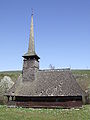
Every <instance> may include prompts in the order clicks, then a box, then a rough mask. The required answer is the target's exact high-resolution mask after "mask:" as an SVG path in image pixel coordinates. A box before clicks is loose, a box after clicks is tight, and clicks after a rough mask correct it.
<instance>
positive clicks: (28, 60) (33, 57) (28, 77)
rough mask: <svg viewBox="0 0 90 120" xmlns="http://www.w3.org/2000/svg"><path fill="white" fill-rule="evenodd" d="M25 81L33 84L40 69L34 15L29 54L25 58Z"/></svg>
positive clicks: (23, 75)
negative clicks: (35, 42) (35, 40)
mask: <svg viewBox="0 0 90 120" xmlns="http://www.w3.org/2000/svg"><path fill="white" fill-rule="evenodd" d="M23 58H24V60H23V74H22V77H23V81H30V82H32V81H33V80H35V73H36V72H37V70H38V69H39V59H40V58H39V56H38V55H37V54H36V52H35V45H34V30H33V13H32V15H31V26H30V37H29V47H28V52H27V53H26V54H24V56H23Z"/></svg>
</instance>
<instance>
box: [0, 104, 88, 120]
mask: <svg viewBox="0 0 90 120" xmlns="http://www.w3.org/2000/svg"><path fill="white" fill-rule="evenodd" d="M0 120H90V105H85V106H83V107H82V108H80V109H32V108H30V109H28V108H7V107H6V106H0Z"/></svg>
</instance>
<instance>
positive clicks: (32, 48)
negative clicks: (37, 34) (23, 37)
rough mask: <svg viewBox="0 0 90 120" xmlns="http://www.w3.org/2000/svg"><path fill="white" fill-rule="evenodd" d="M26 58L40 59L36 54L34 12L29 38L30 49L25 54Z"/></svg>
mask: <svg viewBox="0 0 90 120" xmlns="http://www.w3.org/2000/svg"><path fill="white" fill-rule="evenodd" d="M23 57H24V58H27V57H35V58H37V59H39V57H38V56H37V54H36V53H35V45H34V28H33V11H32V14H31V25H30V37H29V47H28V52H27V53H26V54H24V56H23Z"/></svg>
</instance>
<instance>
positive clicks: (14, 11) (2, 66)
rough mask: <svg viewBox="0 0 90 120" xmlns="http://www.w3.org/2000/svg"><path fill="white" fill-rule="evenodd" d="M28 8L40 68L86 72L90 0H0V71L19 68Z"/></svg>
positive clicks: (89, 56)
mask: <svg viewBox="0 0 90 120" xmlns="http://www.w3.org/2000/svg"><path fill="white" fill-rule="evenodd" d="M32 8H33V10H34V39H35V50H36V53H37V54H38V56H40V69H47V68H49V65H50V64H52V66H55V68H56V69H58V68H68V67H70V68H72V69H90V0H0V71H8V70H21V69H22V67H23V58H22V56H23V55H24V54H25V53H26V52H27V50H28V44H29V34H30V22H31V13H32V11H31V9H32Z"/></svg>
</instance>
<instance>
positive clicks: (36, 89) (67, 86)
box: [7, 69, 84, 96]
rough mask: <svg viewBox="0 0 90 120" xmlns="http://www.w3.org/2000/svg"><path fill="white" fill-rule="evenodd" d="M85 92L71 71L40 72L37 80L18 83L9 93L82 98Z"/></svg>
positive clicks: (20, 78)
mask: <svg viewBox="0 0 90 120" xmlns="http://www.w3.org/2000/svg"><path fill="white" fill-rule="evenodd" d="M83 94H84V92H83V91H82V89H81V88H80V86H79V85H78V83H77V82H76V80H75V78H74V76H73V75H72V73H71V71H70V70H61V69H60V70H39V71H37V72H36V77H35V80H34V81H32V82H30V81H22V77H19V79H18V81H17V82H16V83H15V84H14V86H13V87H12V88H11V89H10V90H9V91H8V93H7V95H10V96H82V95H83Z"/></svg>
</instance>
